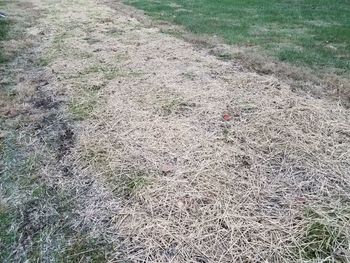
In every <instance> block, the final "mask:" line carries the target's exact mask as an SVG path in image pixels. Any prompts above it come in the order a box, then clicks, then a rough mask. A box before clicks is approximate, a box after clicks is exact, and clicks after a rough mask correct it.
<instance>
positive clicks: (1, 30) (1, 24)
mask: <svg viewBox="0 0 350 263" xmlns="http://www.w3.org/2000/svg"><path fill="white" fill-rule="evenodd" d="M3 6H4V1H1V0H0V10H1V7H3ZM8 31H9V22H8V20H7V19H6V18H0V63H4V62H5V61H6V58H5V56H4V54H3V52H2V50H1V49H2V47H1V46H2V43H1V42H2V41H3V40H5V39H6V38H7V34H8Z"/></svg>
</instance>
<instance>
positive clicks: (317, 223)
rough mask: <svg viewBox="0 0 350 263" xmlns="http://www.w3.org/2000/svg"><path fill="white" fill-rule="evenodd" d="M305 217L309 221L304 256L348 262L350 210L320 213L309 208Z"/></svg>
mask: <svg viewBox="0 0 350 263" xmlns="http://www.w3.org/2000/svg"><path fill="white" fill-rule="evenodd" d="M305 217H306V219H307V220H309V223H308V225H307V227H306V230H305V234H304V236H303V238H302V244H303V245H302V250H301V254H302V256H303V258H304V259H306V260H318V261H320V260H321V261H322V262H325V261H326V262H327V260H328V261H329V262H334V261H336V262H337V261H338V262H346V259H347V258H348V257H349V256H350V255H349V251H348V248H349V245H350V232H349V229H348V226H349V225H350V210H349V209H341V210H333V211H328V212H323V213H318V212H317V211H315V210H311V209H309V210H307V211H306V213H305Z"/></svg>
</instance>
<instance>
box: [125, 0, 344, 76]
mask: <svg viewBox="0 0 350 263" xmlns="http://www.w3.org/2000/svg"><path fill="white" fill-rule="evenodd" d="M126 2H127V3H130V4H132V5H135V6H137V7H138V8H141V9H144V10H146V11H147V14H150V15H152V16H154V17H156V18H158V19H162V20H168V21H171V22H174V23H177V24H181V25H184V26H185V27H186V28H187V29H188V30H190V31H192V32H195V33H207V34H216V35H217V36H218V37H222V38H223V39H225V40H226V41H227V42H229V43H235V44H240V45H246V46H260V47H262V48H264V49H266V50H268V51H269V54H270V55H274V56H276V57H278V58H279V59H280V60H283V61H288V62H291V63H295V64H298V65H308V66H311V67H314V68H317V69H322V68H331V69H332V70H335V71H337V72H339V73H347V74H349V70H350V64H349V53H350V46H349V45H350V44H349V43H350V19H349V16H348V14H349V12H350V2H349V1H348V0H336V1H333V2H332V3H331V4H330V3H329V1H325V0H312V1H305V0H299V1H282V2H281V1H277V0H272V1H271V0H263V1H261V0H252V1H241V0H222V1H220V2H217V1H212V0H202V1H191V0H190V1H188V0H185V1H184V0H176V1H172V0H160V1H145V0H128V1H126Z"/></svg>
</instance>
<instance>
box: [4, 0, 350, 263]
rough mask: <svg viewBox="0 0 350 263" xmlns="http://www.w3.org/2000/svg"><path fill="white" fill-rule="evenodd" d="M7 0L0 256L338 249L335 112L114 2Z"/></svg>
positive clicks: (349, 131)
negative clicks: (10, 18) (9, 32)
mask: <svg viewBox="0 0 350 263" xmlns="http://www.w3.org/2000/svg"><path fill="white" fill-rule="evenodd" d="M6 8H8V9H9V10H17V11H16V12H17V13H16V16H17V17H20V18H21V19H22V20H23V22H21V23H22V26H21V27H22V28H25V30H23V32H22V33H21V34H22V35H21V36H22V37H20V38H15V37H12V39H11V40H9V41H8V42H6V43H7V46H6V49H5V53H6V54H10V53H11V52H15V53H16V54H17V57H16V58H15V59H14V60H11V61H10V62H8V63H5V64H3V65H2V66H1V70H2V72H3V74H2V75H1V76H2V77H1V85H2V86H1V88H2V90H1V94H2V98H3V99H2V105H1V107H2V109H1V113H2V117H1V118H2V119H1V120H2V127H1V128H2V131H3V133H2V137H1V145H2V146H1V155H2V159H1V172H2V175H1V179H0V180H1V181H0V183H1V188H0V191H1V192H0V194H1V203H0V204H1V210H0V220H1V228H0V246H1V254H0V256H1V260H5V261H6V262H18V261H25V260H29V261H33V262H37V261H39V262H40V261H41V262H264V261H268V262H313V261H314V262H323V261H327V260H328V261H330V262H347V261H349V259H350V255H349V250H348V247H349V240H350V238H349V237H350V233H349V225H350V222H349V221H350V208H349V207H350V202H349V201H350V199H349V192H348V189H349V182H350V181H349V179H350V178H349V174H350V173H349V170H350V161H349V160H350V152H349V149H350V147H349V146H350V122H349V116H350V115H349V110H348V109H345V108H344V107H342V106H341V105H338V104H337V103H335V102H333V101H331V100H328V99H315V98H314V97H311V96H306V95H305V94H302V95H301V94H299V93H295V92H293V91H292V89H291V87H290V86H289V85H288V84H286V83H285V82H283V81H281V80H279V79H277V78H275V77H273V76H269V75H259V74H257V73H256V72H251V71H249V70H248V69H247V68H245V67H244V66H242V65H241V64H240V63H238V62H237V61H234V60H222V59H218V57H217V56H214V55H213V54H211V52H210V50H206V49H199V48H198V47H197V46H196V45H194V44H192V43H189V42H185V41H184V40H182V39H178V38H175V37H173V36H170V35H167V34H164V33H162V31H161V30H160V29H159V28H157V27H154V26H152V25H151V24H150V23H147V22H146V21H147V18H146V17H143V16H142V15H141V14H140V13H138V12H137V11H136V10H133V9H131V8H129V7H126V6H124V5H123V4H121V3H119V2H114V1H113V2H107V1H101V2H96V1H94V0H78V1H54V0H31V1H29V2H20V4H14V3H12V4H11V5H10V4H8V5H7V7H6ZM29 8H30V10H32V11H31V12H28V9H29ZM38 13H40V17H38ZM34 17H36V20H33V18H34ZM21 19H19V18H18V19H17V21H16V22H17V23H20V21H22V20H21ZM18 25H19V24H18ZM24 25H25V26H24ZM20 48H22V49H20ZM11 50H12V51H11ZM18 51H21V52H18ZM18 54H20V55H18Z"/></svg>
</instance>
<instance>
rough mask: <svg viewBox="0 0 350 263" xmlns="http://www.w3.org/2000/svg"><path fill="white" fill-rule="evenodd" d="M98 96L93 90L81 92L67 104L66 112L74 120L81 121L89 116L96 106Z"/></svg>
mask: <svg viewBox="0 0 350 263" xmlns="http://www.w3.org/2000/svg"><path fill="white" fill-rule="evenodd" d="M97 103H98V94H97V92H96V91H95V90H83V91H81V92H79V95H77V96H76V97H74V98H73V99H72V100H71V102H70V103H69V104H68V110H69V112H70V113H71V115H72V118H73V119H74V120H83V119H86V118H88V117H90V116H91V113H92V112H93V110H94V108H95V106H96V104H97Z"/></svg>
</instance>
